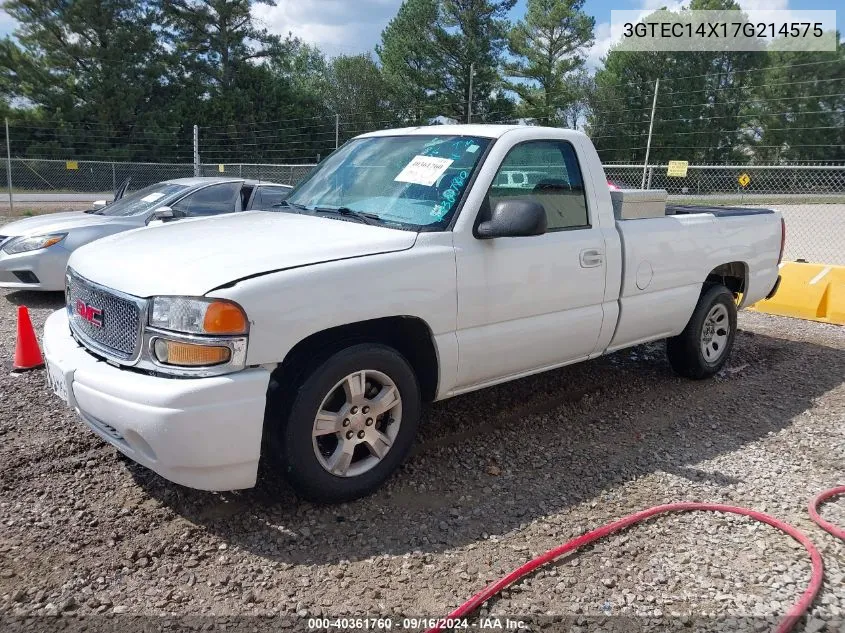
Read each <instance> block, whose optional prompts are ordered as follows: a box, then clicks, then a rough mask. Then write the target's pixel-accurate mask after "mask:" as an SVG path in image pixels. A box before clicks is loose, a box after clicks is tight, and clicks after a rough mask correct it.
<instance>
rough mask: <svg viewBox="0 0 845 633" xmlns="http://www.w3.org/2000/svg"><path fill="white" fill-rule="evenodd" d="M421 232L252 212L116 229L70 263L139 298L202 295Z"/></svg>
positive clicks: (404, 241) (398, 243)
mask: <svg viewBox="0 0 845 633" xmlns="http://www.w3.org/2000/svg"><path fill="white" fill-rule="evenodd" d="M416 238H417V234H416V233H413V232H410V231H401V230H398V229H390V228H385V227H380V226H370V225H366V224H359V223H356V222H347V221H342V220H335V219H329V218H325V217H314V216H307V215H298V214H294V213H283V212H267V211H249V212H244V213H235V214H232V215H219V216H215V217H211V218H202V219H196V220H181V221H179V222H169V223H167V224H164V225H161V226H151V227H147V228H142V229H139V230H136V231H128V232H125V233H118V234H117V235H113V236H111V237H107V238H104V239H101V240H97V241H96V242H93V243H91V244H88V245H87V246H83V247H82V248H80V249H78V250H76V251H75V252H74V253H73V255H72V256H71V258H70V261H69V262H68V266H69V267H71V268H73V269H74V270H75V271H76V272H77V273H79V274H80V275H82V276H83V277H85V278H87V279H89V280H91V281H94V282H96V283H99V284H102V285H104V286H107V287H109V288H114V289H115V290H120V291H122V292H126V293H128V294H131V295H135V296H137V297H150V296H153V295H188V296H201V295H204V294H205V293H207V292H209V291H210V290H213V289H214V288H218V287H219V286H223V285H226V284H228V283H232V282H234V281H238V280H239V279H243V278H244V277H251V276H255V275H260V274H263V273H268V272H274V271H279V270H285V269H287V268H296V267H300V266H308V265H310V264H318V263H321V262H328V261H333V260H338V259H348V258H351V257H361V256H364V255H375V254H378V253H389V252H393V251H400V250H405V249H408V248H411V247H412V246H413V245H414V242H415V241H416Z"/></svg>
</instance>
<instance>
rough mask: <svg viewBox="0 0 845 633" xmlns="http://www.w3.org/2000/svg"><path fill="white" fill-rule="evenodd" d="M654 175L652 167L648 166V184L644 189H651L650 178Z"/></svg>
mask: <svg viewBox="0 0 845 633" xmlns="http://www.w3.org/2000/svg"><path fill="white" fill-rule="evenodd" d="M653 174H654V165H649V166H648V182H647V183H646V185H645V188H646V189H651V177H652V175H653Z"/></svg>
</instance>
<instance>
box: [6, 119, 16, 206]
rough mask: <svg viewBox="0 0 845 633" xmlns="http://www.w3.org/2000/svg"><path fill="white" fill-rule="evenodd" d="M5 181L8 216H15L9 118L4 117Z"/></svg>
mask: <svg viewBox="0 0 845 633" xmlns="http://www.w3.org/2000/svg"><path fill="white" fill-rule="evenodd" d="M6 180H7V181H8V183H9V215H11V216H13V215H15V202H14V200H12V152H11V150H10V149H9V117H6Z"/></svg>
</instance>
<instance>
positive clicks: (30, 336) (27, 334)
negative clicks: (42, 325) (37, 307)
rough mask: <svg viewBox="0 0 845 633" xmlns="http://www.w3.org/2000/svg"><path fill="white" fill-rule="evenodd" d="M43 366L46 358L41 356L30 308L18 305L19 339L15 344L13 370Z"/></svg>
mask: <svg viewBox="0 0 845 633" xmlns="http://www.w3.org/2000/svg"><path fill="white" fill-rule="evenodd" d="M43 366H44V358H43V357H42V356H41V348H39V347H38V339H36V338H35V330H34V329H32V321H30V319H29V310H27V309H26V306H18V341H17V344H16V345H15V362H14V363H13V364H12V371H24V370H26V369H36V368H38V367H43Z"/></svg>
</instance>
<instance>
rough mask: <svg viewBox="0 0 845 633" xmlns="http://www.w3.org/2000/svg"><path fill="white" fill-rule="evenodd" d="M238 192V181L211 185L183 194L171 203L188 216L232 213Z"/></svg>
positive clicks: (177, 210)
mask: <svg viewBox="0 0 845 633" xmlns="http://www.w3.org/2000/svg"><path fill="white" fill-rule="evenodd" d="M240 193H241V183H239V182H226V183H222V184H219V185H211V186H210V187H205V188H203V189H200V190H199V191H196V192H194V193H192V194H190V195H188V196H185V197H184V198H182V199H181V200H180V201H179V202H177V203H176V204H174V205H173V210H174V211H176V212H178V213H180V214H181V215H185V216H189V217H196V216H203V215H219V214H221V213H233V212H234V211H235V203H236V202H237V201H238V196H239V195H240Z"/></svg>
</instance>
